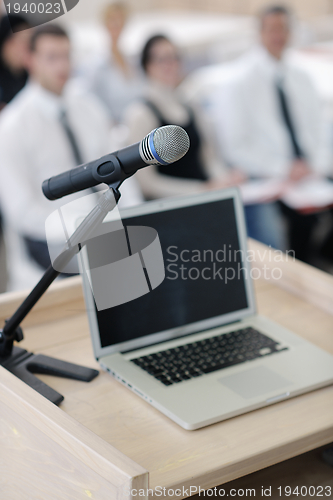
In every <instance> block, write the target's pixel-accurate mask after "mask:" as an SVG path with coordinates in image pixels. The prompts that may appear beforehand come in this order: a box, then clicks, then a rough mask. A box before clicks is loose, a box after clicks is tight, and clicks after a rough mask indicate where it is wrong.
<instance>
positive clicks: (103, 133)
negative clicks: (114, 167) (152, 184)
mask: <svg viewBox="0 0 333 500" xmlns="http://www.w3.org/2000/svg"><path fill="white" fill-rule="evenodd" d="M70 49H71V47H70V40H69V37H68V35H67V33H66V32H65V31H64V30H63V29H62V28H61V27H60V26H58V25H56V24H44V25H42V26H40V27H39V28H37V29H36V30H35V31H34V33H33V35H32V38H31V45H30V56H29V71H30V82H29V84H28V85H27V86H26V87H25V88H24V89H23V90H22V91H21V92H20V93H19V94H18V95H17V96H16V97H15V99H13V101H12V102H11V103H10V104H8V105H7V106H6V108H5V109H4V110H3V111H2V113H1V115H0V178H1V183H0V199H1V206H2V210H3V216H4V225H5V234H6V236H7V238H8V240H7V243H8V245H7V246H8V271H9V277H10V280H11V282H10V289H19V288H23V287H30V286H32V285H34V284H35V282H36V280H37V279H38V278H40V277H41V275H42V272H43V270H45V269H46V268H47V267H48V266H49V264H50V257H49V252H48V247H47V243H46V236H45V221H46V219H47V217H48V215H49V214H50V213H51V212H53V211H54V210H56V209H58V208H59V207H61V206H63V205H65V204H67V203H68V202H70V201H72V200H73V199H77V198H80V196H75V195H72V196H68V197H66V198H65V199H64V200H58V201H53V202H50V201H49V200H47V199H46V198H45V197H44V195H43V193H42V189H41V186H42V182H43V181H44V180H45V179H47V178H49V177H52V176H55V175H58V174H60V173H62V172H64V171H67V170H70V169H71V168H73V167H75V166H77V165H80V164H82V163H85V162H88V161H92V160H94V159H97V158H99V157H101V156H103V155H105V154H107V153H109V152H110V150H109V121H108V118H107V116H106V115H105V114H104V111H103V109H102V108H101V106H100V103H99V102H98V101H96V100H95V98H94V97H93V96H89V95H87V94H86V93H82V94H75V95H71V94H70V92H68V91H67V87H66V84H67V82H68V80H69V78H70V74H71V62H70ZM86 193H87V192H86ZM87 194H88V193H87ZM122 195H123V197H122V198H123V200H122V202H123V204H125V205H126V204H136V203H137V202H140V201H141V198H140V194H139V192H138V189H137V188H136V185H135V181H134V180H133V179H129V180H128V181H126V183H124V187H123V188H122ZM93 198H94V197H93ZM82 200H83V201H82V203H83V205H84V204H85V203H91V204H92V206H91V208H92V207H93V206H94V204H95V203H94V200H91V197H90V198H89V200H87V198H82ZM86 200H87V201H86ZM50 236H51V240H52V244H54V245H55V246H57V245H59V246H61V245H62V243H61V240H60V241H59V242H58V241H57V238H58V236H59V235H58V234H54V235H50ZM48 241H49V239H48ZM49 242H50V241H49Z"/></svg>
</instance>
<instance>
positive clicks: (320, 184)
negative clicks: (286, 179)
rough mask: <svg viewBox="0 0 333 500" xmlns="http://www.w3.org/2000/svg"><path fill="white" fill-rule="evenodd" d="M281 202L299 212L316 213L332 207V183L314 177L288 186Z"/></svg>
mask: <svg viewBox="0 0 333 500" xmlns="http://www.w3.org/2000/svg"><path fill="white" fill-rule="evenodd" d="M281 200H282V201H283V202H284V203H285V204H286V205H288V207H290V208H293V209H295V210H299V211H314V212H315V211H316V210H321V209H323V208H325V207H329V206H332V205H333V182H332V181H330V180H328V179H326V178H323V177H317V176H315V175H311V176H310V175H309V176H307V177H305V178H304V179H302V180H300V181H298V182H295V183H292V184H288V185H287V187H286V189H285V191H284V193H283V196H282V197H281Z"/></svg>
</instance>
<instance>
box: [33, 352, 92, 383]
mask: <svg viewBox="0 0 333 500" xmlns="http://www.w3.org/2000/svg"><path fill="white" fill-rule="evenodd" d="M25 365H26V368H27V370H28V371H29V372H31V373H43V374H44V375H54V376H56V377H64V378H70V379H73V380H81V381H82V382H90V381H91V380H93V379H94V378H95V377H97V375H98V373H99V372H98V371H97V370H93V369H92V368H86V367H85V366H80V365H76V364H74V363H67V362H66V361H61V360H60V359H55V358H50V357H49V356H44V355H43V354H33V355H32V356H31V357H30V358H29V359H28V360H27V361H26V363H25Z"/></svg>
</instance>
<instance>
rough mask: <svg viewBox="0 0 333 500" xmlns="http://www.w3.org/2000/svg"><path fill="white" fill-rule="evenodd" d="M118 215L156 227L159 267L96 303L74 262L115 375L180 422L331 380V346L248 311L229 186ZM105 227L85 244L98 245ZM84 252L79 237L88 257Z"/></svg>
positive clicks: (236, 206) (102, 359)
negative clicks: (142, 286) (135, 291)
mask: <svg viewBox="0 0 333 500" xmlns="http://www.w3.org/2000/svg"><path fill="white" fill-rule="evenodd" d="M121 217H122V222H123V224H124V226H127V227H133V226H141V227H142V226H146V227H150V228H154V229H155V230H156V231H157V233H158V236H159V240H160V245H161V249H162V252H163V257H164V266H165V277H164V280H163V281H162V283H161V284H160V285H159V286H156V287H155V288H154V287H149V290H150V291H149V292H148V293H145V294H144V295H142V296H140V297H138V298H136V299H135V300H130V301H128V302H126V303H123V304H119V305H117V306H114V307H111V308H109V309H108V308H104V309H103V310H99V311H98V310H97V307H96V304H95V300H94V294H93V293H92V289H91V281H90V280H89V277H88V273H85V272H83V283H84V293H85V300H86V305H87V310H88V316H89V323H90V329H91V338H92V344H93V349H94V354H95V357H96V359H97V360H98V361H99V363H100V365H101V367H102V368H103V369H105V370H107V371H108V372H109V373H110V374H111V375H113V376H114V377H115V378H116V379H117V380H118V381H119V382H121V383H122V384H124V385H125V386H126V387H128V388H129V389H130V390H132V391H134V392H135V393H136V394H137V395H138V396H140V397H141V398H143V399H144V400H145V401H147V403H149V404H151V405H152V406H154V407H155V408H157V409H158V410H159V411H161V412H162V413H164V414H165V415H166V416H167V417H169V418H170V419H172V420H173V421H174V422H176V423H177V424H179V425H180V426H181V427H183V428H184V429H188V430H194V429H198V428H200V427H203V426H206V425H209V424H213V423H215V422H219V421H221V420H224V419H228V418H230V417H233V416H235V415H239V414H242V413H245V412H248V411H251V410H255V409H257V408H260V407H263V406H267V405H270V404H273V403H277V402H279V401H282V400H285V399H287V398H291V397H293V396H296V395H299V394H302V393H304V392H307V391H310V390H313V389H317V388H319V387H322V386H325V385H328V384H331V383H332V382H333V356H331V355H329V354H328V353H327V352H325V351H323V350H321V349H319V348H318V347H316V346H314V345H312V344H310V343H309V342H307V341H305V340H304V339H302V338H300V337H298V336H297V335H295V334H293V333H292V332H290V331H288V330H286V329H285V328H283V327H281V326H280V325H278V324H275V323H273V322H272V321H270V320H268V319H266V318H264V317H261V316H259V315H258V314H257V313H256V306H255V297H254V291H253V284H252V280H251V272H250V269H251V268H250V262H249V260H251V259H249V258H248V255H249V254H248V253H247V241H246V238H247V236H246V229H245V219H244V213H243V207H242V203H241V200H240V196H239V192H238V190H237V189H227V190H223V191H216V192H211V193H207V194H206V193H205V194H201V195H195V196H189V197H181V198H169V199H164V200H158V201H153V202H148V203H145V204H142V205H140V206H137V207H135V208H130V209H126V210H123V211H122V212H121ZM103 224H112V221H109V222H105V223H103ZM107 234H108V231H105V234H103V235H102V236H101V238H102V239H101V241H100V242H99V241H98V238H97V240H96V241H97V243H96V241H95V242H94V248H96V244H97V247H98V246H100V247H103V248H104V251H105V250H107V248H108V245H111V244H112V242H111V240H110V241H109V243H108V239H107V238H108V237H107ZM90 252H92V250H91V248H90V246H89V244H88V245H87V246H86V248H85V249H84V253H83V256H84V257H83V258H84V259H85V260H86V263H87V262H88V265H89V258H90ZM129 254H131V249H130V248H129ZM141 261H142V262H143V266H145V264H144V259H141ZM145 274H146V277H147V279H148V280H149V276H148V274H147V273H145Z"/></svg>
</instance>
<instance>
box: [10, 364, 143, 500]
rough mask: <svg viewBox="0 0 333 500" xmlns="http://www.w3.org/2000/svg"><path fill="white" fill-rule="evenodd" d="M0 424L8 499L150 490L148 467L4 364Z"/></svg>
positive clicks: (103, 496) (106, 499)
mask: <svg viewBox="0 0 333 500" xmlns="http://www.w3.org/2000/svg"><path fill="white" fill-rule="evenodd" d="M0 423H1V425H0V438H1V453H0V468H1V478H0V490H1V491H2V493H3V494H4V493H5V492H6V486H7V487H8V495H7V496H6V498H8V500H9V499H10V500H14V499H15V500H16V499H17V500H23V499H28V498H29V499H30V498H37V497H38V498H47V499H48V500H53V499H59V498H61V499H62V500H67V499H68V500H73V499H75V498H83V499H84V498H87V499H88V498H91V499H93V500H112V499H119V500H120V499H122V498H127V499H128V498H131V496H130V495H129V492H130V491H131V490H132V489H137V490H139V489H144V490H146V489H147V488H148V471H147V470H146V469H144V468H143V467H141V466H140V465H138V464H136V463H135V462H134V461H133V460H131V459H130V458H128V457H126V456H125V455H124V454H122V453H121V452H119V451H118V450H116V449H115V448H114V447H113V446H111V445H110V444H108V443H107V442H105V441H104V440H103V439H101V438H100V437H98V436H97V435H96V434H94V433H93V432H91V431H90V430H88V429H87V428H85V427H84V426H82V425H81V424H80V423H79V422H77V421H76V420H75V419H73V418H72V417H70V416H69V415H67V414H66V413H65V412H63V411H62V410H61V409H59V408H58V407H57V406H55V405H53V404H52V403H50V402H49V401H48V400H46V399H45V398H43V397H42V396H41V395H40V394H38V393H37V392H35V391H34V390H33V389H31V388H30V387H28V386H27V385H26V384H24V383H23V382H21V381H20V380H19V379H17V378H16V377H15V376H14V375H12V374H11V373H9V372H8V371H7V370H5V369H4V368H2V367H0ZM16 488H18V490H16ZM22 488H23V491H22ZM60 492H61V494H60ZM141 498H144V497H141Z"/></svg>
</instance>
